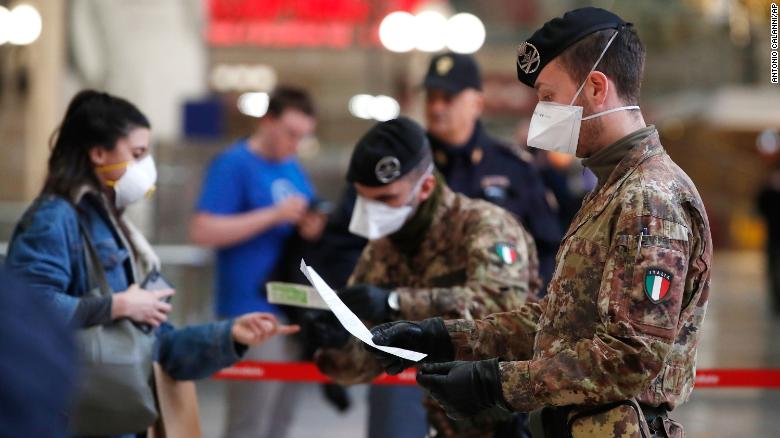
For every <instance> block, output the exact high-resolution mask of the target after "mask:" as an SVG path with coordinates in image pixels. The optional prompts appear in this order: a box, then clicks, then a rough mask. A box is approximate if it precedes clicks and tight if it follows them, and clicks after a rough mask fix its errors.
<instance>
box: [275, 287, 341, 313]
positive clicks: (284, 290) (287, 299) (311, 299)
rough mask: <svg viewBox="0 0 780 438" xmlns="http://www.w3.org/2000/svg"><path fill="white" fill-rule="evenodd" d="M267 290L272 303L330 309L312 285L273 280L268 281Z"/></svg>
mask: <svg viewBox="0 0 780 438" xmlns="http://www.w3.org/2000/svg"><path fill="white" fill-rule="evenodd" d="M265 290H266V292H267V294H268V302H269V303H272V304H281V305H285V306H295V307H306V308H309V309H324V310H328V305H327V304H325V301H324V300H323V299H322V297H321V296H320V294H318V293H317V291H316V290H315V289H314V288H313V287H311V286H305V285H302V284H295V283H284V282H281V281H271V282H268V283H266V285H265Z"/></svg>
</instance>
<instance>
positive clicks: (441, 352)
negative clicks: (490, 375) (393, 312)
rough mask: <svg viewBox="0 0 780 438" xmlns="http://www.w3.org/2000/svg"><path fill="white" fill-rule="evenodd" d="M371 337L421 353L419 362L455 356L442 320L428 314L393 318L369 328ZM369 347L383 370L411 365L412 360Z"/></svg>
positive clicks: (386, 344) (404, 367) (376, 341)
mask: <svg viewBox="0 0 780 438" xmlns="http://www.w3.org/2000/svg"><path fill="white" fill-rule="evenodd" d="M371 334H372V335H374V336H373V338H372V340H373V341H374V343H375V344H377V345H383V346H386V347H398V348H405V349H407V350H413V351H419V352H420V353H425V354H427V355H428V356H426V357H425V358H424V359H423V360H422V361H423V362H448V361H451V360H453V359H454V358H455V351H454V350H453V348H452V340H451V339H450V334H449V333H447V328H446V327H445V326H444V320H443V319H441V318H428V319H424V320H422V321H419V322H414V321H395V322H388V323H385V324H381V325H378V326H376V327H374V328H372V329H371ZM370 351H371V352H372V353H374V355H375V356H376V357H377V359H378V360H379V363H381V364H382V367H384V369H385V371H386V372H387V374H391V375H395V374H398V373H400V372H401V371H403V370H405V369H406V368H409V367H410V366H412V365H414V362H412V361H409V360H406V359H402V358H400V357H398V356H393V355H392V354H389V353H385V352H384V351H380V350H377V349H375V348H370Z"/></svg>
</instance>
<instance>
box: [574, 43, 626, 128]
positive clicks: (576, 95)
mask: <svg viewBox="0 0 780 438" xmlns="http://www.w3.org/2000/svg"><path fill="white" fill-rule="evenodd" d="M618 33H620V30H619V29H618V30H616V31H615V33H614V34H612V37H610V38H609V41H607V45H606V46H604V50H602V51H601V54H600V55H599V57H598V59H596V62H595V63H593V67H591V68H590V71H589V72H588V74H587V75H585V79H584V80H583V81H582V83H581V84H580V87H579V88H577V92H576V93H574V97H572V99H571V103H569V105H574V101H576V100H577V97H578V96H579V95H580V93H581V92H582V89H583V88H585V84H586V83H587V82H588V76H590V74H591V73H593V72H594V71H595V70H596V67H598V65H599V62H601V58H603V57H604V54H605V53H607V49H609V46H611V45H612V41H614V40H615V37H617V35H618ZM583 120H585V119H583Z"/></svg>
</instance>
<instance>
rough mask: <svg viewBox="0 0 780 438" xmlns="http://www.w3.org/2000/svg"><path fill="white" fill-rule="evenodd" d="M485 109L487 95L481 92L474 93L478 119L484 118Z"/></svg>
mask: <svg viewBox="0 0 780 438" xmlns="http://www.w3.org/2000/svg"><path fill="white" fill-rule="evenodd" d="M484 109H485V95H484V94H482V93H481V92H475V93H474V111H476V113H477V117H481V116H482V111H483V110H484Z"/></svg>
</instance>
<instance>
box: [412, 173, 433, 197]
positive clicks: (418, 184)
mask: <svg viewBox="0 0 780 438" xmlns="http://www.w3.org/2000/svg"><path fill="white" fill-rule="evenodd" d="M432 173H433V163H431V164H430V165H429V166H428V168H427V169H425V173H424V174H423V176H422V177H420V180H419V181H417V182H416V183H415V184H414V187H412V199H410V200H409V204H413V203H414V200H415V198H417V195H418V194H419V193H417V191H418V190H420V187H422V185H423V182H425V178H427V177H428V175H431V174H432Z"/></svg>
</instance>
